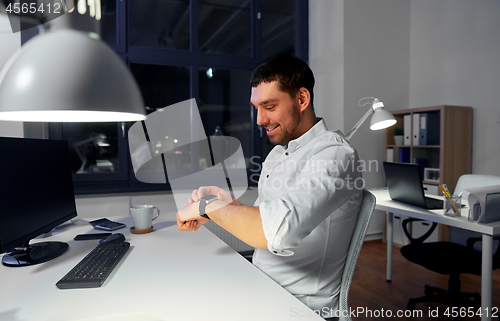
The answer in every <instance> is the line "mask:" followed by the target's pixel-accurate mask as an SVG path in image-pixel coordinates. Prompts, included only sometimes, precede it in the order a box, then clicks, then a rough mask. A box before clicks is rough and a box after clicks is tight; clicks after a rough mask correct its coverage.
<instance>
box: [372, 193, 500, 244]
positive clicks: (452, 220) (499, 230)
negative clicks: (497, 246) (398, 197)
mask: <svg viewBox="0 0 500 321" xmlns="http://www.w3.org/2000/svg"><path fill="white" fill-rule="evenodd" d="M370 192H371V193H372V194H373V195H375V198H376V199H377V204H376V205H375V209H377V210H381V211H387V212H391V213H395V214H400V215H406V216H411V217H415V218H420V219H424V220H427V221H432V222H436V223H439V224H445V225H448V226H454V227H459V228H463V229H467V230H471V231H475V232H479V233H482V234H487V235H496V234H500V222H494V223H489V224H479V223H476V222H471V221H469V220H468V215H469V208H468V207H464V208H462V209H461V212H462V215H461V216H456V217H450V216H445V215H444V210H427V209H425V208H421V207H418V206H413V205H409V204H405V203H401V202H397V201H393V200H391V197H390V196H389V191H388V190H387V188H380V189H372V190H370ZM429 196H430V195H429Z"/></svg>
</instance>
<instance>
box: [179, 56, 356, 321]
mask: <svg viewBox="0 0 500 321" xmlns="http://www.w3.org/2000/svg"><path fill="white" fill-rule="evenodd" d="M314 82H315V80H314V75H313V72H312V71H311V69H310V68H309V66H308V65H307V64H306V63H305V62H304V61H302V60H300V59H298V58H296V57H294V56H292V55H289V54H279V55H276V56H273V57H271V58H269V59H268V60H267V61H265V62H264V63H263V64H261V65H260V66H259V67H257V69H256V70H255V71H254V73H253V76H252V79H251V81H250V84H251V87H252V95H251V103H252V105H253V106H254V107H255V108H256V109H257V124H258V125H260V126H262V127H263V128H265V130H266V133H267V136H268V138H269V140H270V141H271V142H272V143H273V144H275V145H276V146H275V147H274V148H273V150H272V151H271V152H270V153H269V155H268V156H267V158H266V160H265V162H264V164H263V168H262V172H261V175H260V179H259V187H258V198H257V200H256V202H255V204H254V206H243V205H241V204H239V203H238V202H237V201H236V200H232V199H231V197H230V196H229V195H228V194H227V193H226V192H224V191H223V190H222V189H220V188H218V187H214V186H210V187H200V188H199V189H198V190H195V191H193V193H192V196H191V198H190V199H189V200H188V202H187V204H186V207H185V209H183V210H182V211H180V212H179V213H177V225H178V227H179V229H180V230H181V231H195V230H197V229H198V228H199V227H200V226H201V225H202V224H204V223H206V222H207V221H208V220H209V219H212V220H213V221H214V222H215V223H217V224H218V225H220V226H221V227H223V228H224V229H226V230H227V231H229V232H230V233H232V234H233V235H235V236H236V237H238V238H239V239H241V240H242V241H244V242H246V243H247V244H249V245H251V246H253V247H255V248H256V251H255V253H254V256H253V263H254V264H255V265H256V266H257V267H258V268H259V269H261V270H262V271H263V272H264V273H266V274H267V275H268V276H269V277H271V278H272V279H274V280H275V281H276V282H277V283H279V284H280V285H281V286H283V287H284V288H285V289H286V290H288V291H289V292H290V293H292V294H293V295H295V296H296V297H297V298H298V299H299V300H301V301H302V302H304V303H305V304H306V305H308V306H309V307H310V308H311V309H313V310H315V311H318V313H320V314H322V316H323V317H331V316H332V315H334V314H335V311H336V310H337V308H338V294H339V291H340V282H341V277H342V272H343V268H344V263H345V260H346V257H347V251H348V247H349V242H350V239H351V235H352V233H353V231H354V226H355V224H356V220H357V217H358V212H359V207H360V203H361V198H362V190H361V189H357V188H356V187H355V184H354V183H355V182H356V181H357V180H358V179H361V173H360V172H359V171H358V168H360V166H358V162H359V158H358V155H357V152H356V150H355V149H354V147H352V146H351V145H350V143H349V142H348V141H347V140H346V139H345V138H344V136H343V134H342V133H340V132H333V131H329V130H328V129H327V127H326V125H325V122H324V120H323V119H321V118H317V117H316V115H315V112H314V108H313V87H314ZM209 195H210V196H209ZM200 215H201V216H200Z"/></svg>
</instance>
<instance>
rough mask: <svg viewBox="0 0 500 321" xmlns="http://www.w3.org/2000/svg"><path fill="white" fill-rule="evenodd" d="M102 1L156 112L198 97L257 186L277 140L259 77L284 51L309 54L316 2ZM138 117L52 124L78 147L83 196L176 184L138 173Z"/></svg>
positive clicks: (112, 41) (107, 27)
mask: <svg viewBox="0 0 500 321" xmlns="http://www.w3.org/2000/svg"><path fill="white" fill-rule="evenodd" d="M102 8H103V12H102V21H101V28H102V39H103V40H104V41H106V42H107V43H108V44H109V45H110V46H111V48H113V49H114V50H115V52H116V53H117V54H118V55H119V56H120V57H121V58H122V59H123V61H124V62H126V64H127V66H128V67H129V68H130V70H131V72H132V74H133V75H134V77H135V79H136V81H137V83H138V85H139V88H140V90H141V92H142V95H143V98H144V102H145V105H146V109H147V112H148V113H153V112H154V111H156V110H157V109H160V108H163V107H167V106H169V105H171V104H174V103H178V102H180V101H184V100H187V99H190V98H195V99H196V102H197V104H198V108H199V112H200V115H201V119H202V121H203V126H204V129H205V133H206V135H207V136H212V135H219V134H223V135H226V136H232V137H235V138H238V139H239V141H240V142H241V145H242V149H243V153H244V157H245V164H235V166H244V165H246V166H247V168H249V169H250V171H249V184H251V185H255V184H256V182H257V179H256V174H255V168H259V166H258V165H257V163H261V162H262V161H263V160H264V158H265V156H266V155H267V153H268V152H269V150H270V149H271V148H272V146H271V145H270V144H269V142H268V141H267V138H266V137H265V133H262V132H261V131H260V130H259V128H258V127H257V125H256V124H255V116H256V114H255V110H254V108H252V107H251V106H250V102H249V101H250V88H249V79H250V76H251V73H252V71H253V69H254V68H255V67H256V66H257V65H258V64H259V63H260V62H261V61H262V60H263V59H265V58H266V57H268V56H270V55H272V54H275V53H278V52H283V51H286V52H291V53H294V54H296V55H297V56H299V57H301V58H302V59H304V60H306V61H307V59H308V54H307V53H308V27H307V24H308V21H307V19H308V10H307V8H308V1H307V0H243V1H242V0H191V1H190V0H129V1H121V0H102ZM131 125H132V124H131V123H123V124H122V123H118V124H117V123H111V124H102V123H99V124H94V123H86V124H72V123H68V124H50V126H49V127H50V131H49V135H50V137H51V138H56V139H57V138H58V139H67V140H68V141H69V142H70V147H72V148H73V150H72V152H71V153H72V161H73V171H74V181H75V192H76V193H77V194H82V193H106V192H127V191H142V190H155V189H156V190H157V189H169V185H168V184H166V185H165V184H142V183H140V182H138V181H137V180H136V179H135V176H134V174H133V171H132V165H131V162H130V156H129V151H128V142H127V131H128V128H129V127H130V126H131ZM104 140H105V141H107V143H103V141H104ZM108 144H109V145H108ZM77 146H78V147H77ZM186 162H188V161H187V160H184V161H181V163H186ZM177 163H179V162H177ZM252 166H254V168H250V167H252ZM250 176H252V177H251V178H250Z"/></svg>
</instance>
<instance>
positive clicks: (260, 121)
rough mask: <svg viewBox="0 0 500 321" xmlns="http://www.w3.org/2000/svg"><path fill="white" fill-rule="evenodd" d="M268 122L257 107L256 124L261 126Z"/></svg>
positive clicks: (263, 113)
mask: <svg viewBox="0 0 500 321" xmlns="http://www.w3.org/2000/svg"><path fill="white" fill-rule="evenodd" d="M268 122H269V120H268V119H267V117H266V115H265V112H264V111H262V110H258V109H257V125H259V126H263V125H266V124H267V123H268Z"/></svg>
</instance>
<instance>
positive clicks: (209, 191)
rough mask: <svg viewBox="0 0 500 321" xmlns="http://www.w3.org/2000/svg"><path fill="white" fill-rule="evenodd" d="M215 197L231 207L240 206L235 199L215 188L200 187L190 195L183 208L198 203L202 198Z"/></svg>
mask: <svg viewBox="0 0 500 321" xmlns="http://www.w3.org/2000/svg"><path fill="white" fill-rule="evenodd" d="M206 195H215V196H217V198H218V199H219V200H220V201H223V202H226V203H228V204H232V205H241V204H240V203H239V202H238V201H237V200H236V199H234V198H233V197H232V196H231V195H229V193H228V192H226V191H225V190H223V189H222V188H220V187H217V186H202V187H200V188H198V189H195V190H194V191H193V193H191V198H190V199H189V200H188V202H187V203H186V204H185V205H184V206H185V207H187V206H189V205H191V204H193V203H196V202H198V201H199V200H200V199H201V198H202V197H203V196H206Z"/></svg>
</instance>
